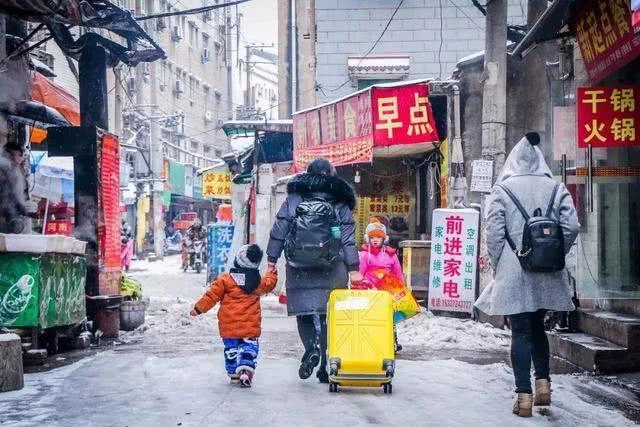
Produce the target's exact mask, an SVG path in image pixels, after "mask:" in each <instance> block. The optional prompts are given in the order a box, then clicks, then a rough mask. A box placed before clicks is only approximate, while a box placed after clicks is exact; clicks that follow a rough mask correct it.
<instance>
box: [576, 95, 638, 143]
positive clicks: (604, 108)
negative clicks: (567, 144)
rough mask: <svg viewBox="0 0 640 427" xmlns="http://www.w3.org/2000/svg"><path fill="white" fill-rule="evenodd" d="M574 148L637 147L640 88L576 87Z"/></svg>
mask: <svg viewBox="0 0 640 427" xmlns="http://www.w3.org/2000/svg"><path fill="white" fill-rule="evenodd" d="M576 104H577V109H578V112H577V115H578V147H580V148H586V147H588V146H589V145H591V146H592V147H594V148H601V147H630V146H636V147H637V146H640V141H639V140H638V135H637V132H636V130H637V126H638V125H639V124H640V86H624V87H622V86H621V87H604V86H601V87H579V88H578V95H577V100H576Z"/></svg>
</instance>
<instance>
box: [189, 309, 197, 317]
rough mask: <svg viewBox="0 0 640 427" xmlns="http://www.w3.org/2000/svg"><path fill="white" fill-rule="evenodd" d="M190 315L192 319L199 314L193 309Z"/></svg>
mask: <svg viewBox="0 0 640 427" xmlns="http://www.w3.org/2000/svg"><path fill="white" fill-rule="evenodd" d="M189 314H191V317H196V316H197V315H198V312H197V311H196V309H195V308H192V309H191V313H189Z"/></svg>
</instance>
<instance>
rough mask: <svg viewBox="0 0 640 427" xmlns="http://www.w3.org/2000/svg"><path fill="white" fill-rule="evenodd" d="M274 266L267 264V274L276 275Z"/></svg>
mask: <svg viewBox="0 0 640 427" xmlns="http://www.w3.org/2000/svg"><path fill="white" fill-rule="evenodd" d="M277 272H278V270H277V269H276V264H275V263H273V262H268V263H267V273H277Z"/></svg>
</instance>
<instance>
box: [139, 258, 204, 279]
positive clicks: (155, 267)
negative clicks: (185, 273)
mask: <svg viewBox="0 0 640 427" xmlns="http://www.w3.org/2000/svg"><path fill="white" fill-rule="evenodd" d="M181 271H182V258H181V256H180V255H170V256H166V257H164V259H163V260H162V261H160V260H158V261H154V262H150V261H148V260H133V261H132V262H131V272H132V273H134V275H135V274H141V275H144V274H154V275H156V274H157V275H164V274H174V273H179V272H181ZM203 274H204V273H203Z"/></svg>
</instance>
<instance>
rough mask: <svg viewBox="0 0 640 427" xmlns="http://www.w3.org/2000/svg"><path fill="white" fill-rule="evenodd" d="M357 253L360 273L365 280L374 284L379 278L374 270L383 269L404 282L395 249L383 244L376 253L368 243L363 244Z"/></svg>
mask: <svg viewBox="0 0 640 427" xmlns="http://www.w3.org/2000/svg"><path fill="white" fill-rule="evenodd" d="M358 254H359V256H360V274H362V276H363V277H364V280H365V281H366V282H369V283H371V284H372V285H374V286H375V285H376V284H377V282H378V280H379V278H378V277H377V276H376V271H377V270H380V269H383V270H385V271H387V272H388V273H391V274H393V275H394V276H396V277H397V278H398V279H400V280H401V281H402V282H403V283H404V276H403V275H402V267H401V266H400V261H399V260H398V256H397V255H396V251H395V249H393V248H390V247H389V246H383V247H382V249H380V251H379V252H378V253H374V252H372V250H371V246H370V245H363V246H362V250H361V251H360V252H359V253H358Z"/></svg>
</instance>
